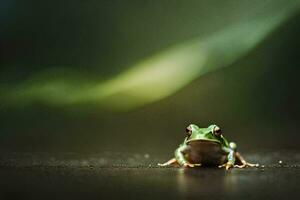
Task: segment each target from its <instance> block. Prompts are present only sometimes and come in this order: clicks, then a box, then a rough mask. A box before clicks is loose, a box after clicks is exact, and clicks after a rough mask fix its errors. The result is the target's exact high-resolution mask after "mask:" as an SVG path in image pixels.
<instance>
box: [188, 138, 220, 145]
mask: <svg viewBox="0 0 300 200" xmlns="http://www.w3.org/2000/svg"><path fill="white" fill-rule="evenodd" d="M196 142H200V143H214V144H221V142H220V141H219V140H215V139H205V138H191V139H188V140H187V141H186V143H187V144H190V143H196Z"/></svg>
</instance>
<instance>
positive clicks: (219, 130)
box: [213, 126, 222, 137]
mask: <svg viewBox="0 0 300 200" xmlns="http://www.w3.org/2000/svg"><path fill="white" fill-rule="evenodd" d="M213 134H214V135H215V136H217V137H220V136H221V135H222V131H221V129H220V127H218V126H216V127H215V128H214V130H213Z"/></svg>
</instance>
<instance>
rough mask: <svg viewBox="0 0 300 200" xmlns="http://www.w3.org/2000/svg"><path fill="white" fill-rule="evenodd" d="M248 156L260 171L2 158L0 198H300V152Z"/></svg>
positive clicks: (38, 156) (68, 156)
mask: <svg viewBox="0 0 300 200" xmlns="http://www.w3.org/2000/svg"><path fill="white" fill-rule="evenodd" d="M245 157H247V159H248V160H250V161H258V162H259V163H260V164H261V167H259V168H247V169H233V170H230V171H225V170H223V169H216V168H197V169H182V168H176V167H171V168H159V167H156V163H157V162H162V161H164V160H165V159H166V158H167V157H163V156H160V157H155V156H153V155H148V154H126V153H110V152H105V153H102V154H98V155H96V154H95V155H83V154H82V155H79V154H74V153H65V154H63V155H60V156H53V155H50V154H46V153H35V154H31V153H14V154H6V155H4V154H2V156H1V161H0V165H1V168H0V177H1V179H0V184H1V186H0V187H1V190H0V199H162V198H164V199H174V198H175V199H187V198H195V199H228V198H230V199H241V198H243V199H245V198H247V199H287V198H288V199H289V198H291V197H293V198H295V199H299V197H300V194H299V189H300V187H299V183H300V181H299V180H300V153H299V152H297V151H278V152H270V151H261V152H260V153H257V154H255V153H254V154H246V155H245ZM279 161H282V163H279Z"/></svg>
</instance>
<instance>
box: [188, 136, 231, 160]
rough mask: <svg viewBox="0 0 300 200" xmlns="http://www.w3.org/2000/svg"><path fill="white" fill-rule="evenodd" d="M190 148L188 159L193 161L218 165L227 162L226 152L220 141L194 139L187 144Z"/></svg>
mask: <svg viewBox="0 0 300 200" xmlns="http://www.w3.org/2000/svg"><path fill="white" fill-rule="evenodd" d="M187 145H188V146H189V150H188V152H187V154H186V155H187V159H188V160H189V162H191V163H201V164H202V165H203V166H217V165H220V164H223V163H225V162H226V159H227V158H226V153H225V152H224V151H223V150H222V147H221V145H220V144H219V143H216V142H210V141H200V140H199V141H192V142H190V143H188V144H187Z"/></svg>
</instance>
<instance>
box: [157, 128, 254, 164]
mask: <svg viewBox="0 0 300 200" xmlns="http://www.w3.org/2000/svg"><path fill="white" fill-rule="evenodd" d="M186 134H187V135H186V138H185V139H184V142H183V143H182V144H181V145H180V146H179V147H178V148H177V149H176V151H175V158H172V159H171V160H169V161H167V162H166V163H163V164H158V165H159V166H170V165H179V166H183V167H197V166H218V167H219V168H223V167H224V168H225V169H226V170H228V169H230V168H233V167H236V168H245V167H258V166H259V165H258V164H252V163H248V162H247V161H246V160H245V159H244V158H243V157H242V156H241V154H240V153H239V152H238V151H237V145H236V144H235V143H234V142H228V141H227V140H226V138H225V137H224V136H223V135H222V131H221V128H220V127H218V126H217V125H210V126H209V127H207V128H199V127H198V126H197V125H195V124H190V125H189V126H188V127H187V128H186Z"/></svg>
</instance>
